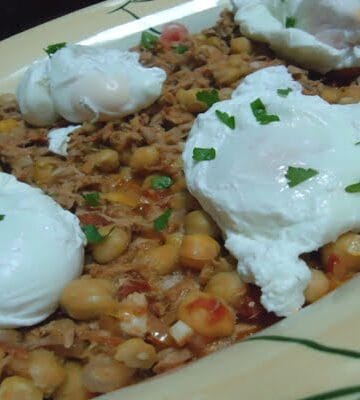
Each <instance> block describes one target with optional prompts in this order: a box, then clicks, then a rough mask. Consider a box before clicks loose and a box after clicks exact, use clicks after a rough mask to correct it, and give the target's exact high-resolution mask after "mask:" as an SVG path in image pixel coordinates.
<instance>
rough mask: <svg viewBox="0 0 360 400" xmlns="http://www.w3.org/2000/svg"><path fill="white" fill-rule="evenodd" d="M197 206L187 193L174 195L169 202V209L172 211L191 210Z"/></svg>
mask: <svg viewBox="0 0 360 400" xmlns="http://www.w3.org/2000/svg"><path fill="white" fill-rule="evenodd" d="M196 206H197V203H196V200H195V198H194V197H192V196H191V194H190V193H189V192H178V193H175V194H174V195H173V196H172V198H171V200H170V207H171V208H172V209H173V210H182V209H185V210H188V211H189V210H191V209H194V208H195V207H196Z"/></svg>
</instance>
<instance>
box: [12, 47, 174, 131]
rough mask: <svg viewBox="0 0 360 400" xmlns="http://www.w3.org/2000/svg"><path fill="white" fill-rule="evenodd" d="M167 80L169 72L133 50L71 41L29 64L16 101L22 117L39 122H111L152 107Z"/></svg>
mask: <svg viewBox="0 0 360 400" xmlns="http://www.w3.org/2000/svg"><path fill="white" fill-rule="evenodd" d="M165 79H166V73H165V71H163V70H162V69H160V68H155V67H154V68H146V67H144V66H143V65H141V64H140V62H139V55H138V54H137V53H135V52H129V51H121V50H118V49H103V48H96V47H91V46H81V45H68V46H66V47H64V48H62V49H60V50H58V51H57V52H56V53H55V54H53V55H52V56H51V57H49V58H48V59H47V60H42V61H36V62H35V63H33V64H32V65H31V66H30V67H29V69H28V70H27V71H26V73H25V75H24V77H23V79H22V80H21V82H20V84H19V86H18V89H17V100H18V103H19V106H20V110H21V112H22V114H23V117H24V119H25V120H26V121H27V122H29V123H30V124H32V125H35V126H46V125H51V124H53V123H54V122H56V120H57V119H58V118H59V117H62V118H64V119H66V120H67V121H70V122H73V123H81V122H85V121H107V120H111V119H114V118H120V117H124V116H126V115H129V114H132V113H135V112H137V111H139V110H141V109H143V108H145V107H148V106H149V105H151V104H152V103H153V102H154V101H155V100H156V99H157V98H158V97H159V96H160V94H161V90H162V85H163V83H164V81H165Z"/></svg>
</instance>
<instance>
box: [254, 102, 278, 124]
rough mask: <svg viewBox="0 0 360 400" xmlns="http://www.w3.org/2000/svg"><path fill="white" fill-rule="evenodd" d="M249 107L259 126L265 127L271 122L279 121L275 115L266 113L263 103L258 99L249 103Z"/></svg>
mask: <svg viewBox="0 0 360 400" xmlns="http://www.w3.org/2000/svg"><path fill="white" fill-rule="evenodd" d="M250 107H251V110H252V112H253V114H254V116H255V118H256V120H257V121H258V122H259V123H260V124H261V125H267V124H270V123H271V122H275V121H280V118H279V117H278V116H277V115H273V114H268V113H267V111H266V107H265V105H264V103H263V102H262V101H261V99H259V98H257V99H256V100H254V101H253V102H252V103H250Z"/></svg>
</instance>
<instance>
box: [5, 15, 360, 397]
mask: <svg viewBox="0 0 360 400" xmlns="http://www.w3.org/2000/svg"><path fill="white" fill-rule="evenodd" d="M181 44H182V45H183V50H184V51H175V50H174V49H173V48H172V47H170V48H169V47H168V46H167V45H166V43H165V44H164V43H163V42H161V41H159V42H157V43H156V45H155V46H154V47H153V48H150V49H147V48H144V47H142V46H140V47H138V48H137V49H136V50H137V51H138V52H139V53H140V56H141V61H142V63H143V64H144V65H146V66H159V67H161V68H163V69H164V70H165V71H166V72H167V74H168V78H167V81H166V83H165V86H164V89H163V93H162V95H161V97H160V98H159V99H158V100H157V102H156V103H154V104H153V105H152V106H150V107H148V108H147V109H145V110H143V111H141V112H139V113H138V114H136V115H132V116H129V117H125V118H123V119H121V120H118V121H112V122H107V123H85V124H83V126H82V127H81V128H80V129H78V130H77V131H75V132H74V133H73V134H72V136H71V141H70V143H69V147H68V149H69V155H68V157H66V158H63V157H60V156H56V155H52V154H51V153H49V150H48V141H47V133H48V130H47V129H35V128H31V127H29V126H28V125H26V124H25V122H24V121H23V120H22V119H21V115H20V113H19V111H18V107H17V104H16V102H15V100H14V98H13V97H12V96H10V95H2V96H1V97H0V155H1V159H0V161H1V169H2V170H3V171H4V172H9V173H12V174H13V175H15V176H16V177H17V178H18V179H20V180H22V181H25V182H27V183H29V184H31V185H35V186H38V187H40V188H41V189H42V190H44V191H45V192H46V193H47V194H49V195H50V196H52V197H53V198H54V199H55V200H56V201H57V202H58V203H59V204H61V205H62V206H63V207H64V208H66V209H68V210H70V211H72V212H73V213H75V214H76V215H77V216H78V218H79V219H80V221H81V224H82V225H83V226H84V227H85V226H87V227H92V228H91V229H93V230H95V232H96V234H97V235H99V237H100V239H101V240H94V241H93V242H90V243H89V244H88V246H87V254H86V260H85V267H84V273H83V276H81V278H79V279H77V280H74V281H72V282H70V283H69V284H68V285H67V286H66V287H65V288H64V290H63V293H62V296H61V300H60V307H59V309H58V310H57V311H56V313H55V314H54V315H53V316H52V317H51V318H50V319H49V320H47V321H45V322H44V323H41V324H39V325H38V326H35V327H31V328H23V329H18V330H2V331H0V373H1V379H2V383H1V385H0V399H8V398H9V399H18V398H23V399H29V400H37V399H39V400H41V399H43V398H50V399H53V400H67V399H79V400H82V399H90V398H93V397H95V396H97V395H98V394H101V393H108V392H111V391H114V390H116V389H119V388H121V387H125V386H127V385H131V384H134V383H136V382H139V381H142V380H144V379H146V378H149V377H152V376H156V375H158V374H161V373H164V372H167V371H170V370H172V369H175V368H177V367H180V366H183V365H185V364H187V363H189V362H191V361H194V360H196V359H198V358H200V357H203V356H205V355H207V354H210V353H212V352H214V351H216V350H219V349H221V348H224V347H227V346H229V345H231V344H233V343H235V342H237V341H239V340H242V339H244V338H246V337H248V336H249V335H251V334H253V333H255V332H258V331H260V330H262V329H263V328H265V327H267V326H269V325H271V324H273V323H275V322H276V321H278V320H279V318H277V317H276V316H275V315H273V314H271V313H268V312H267V311H266V310H265V309H264V308H263V307H262V305H261V303H260V290H259V289H258V288H257V287H256V286H254V285H251V284H247V283H245V282H243V281H242V280H241V279H240V277H239V275H238V274H237V272H236V260H235V259H234V258H233V257H232V256H231V255H230V254H229V253H228V252H227V250H226V248H225V247H224V243H223V239H222V237H221V234H220V231H219V229H218V227H217V226H216V224H215V223H214V222H213V221H212V219H211V218H210V217H209V216H208V215H207V214H206V213H205V212H204V210H202V209H201V207H200V205H199V204H198V203H197V201H196V200H195V199H194V198H193V197H192V196H191V194H190V193H189V192H188V191H187V188H186V182H185V179H184V176H183V172H182V165H181V152H182V146H183V143H184V141H185V140H186V137H187V134H188V132H189V130H190V128H191V126H192V123H193V122H194V120H195V118H196V115H197V114H198V113H200V112H203V111H206V109H207V108H208V107H209V104H207V103H206V102H204V101H201V100H199V96H198V93H199V92H201V91H208V92H210V91H216V93H217V94H218V97H219V99H221V100H223V99H227V98H229V96H230V95H231V93H232V90H233V89H234V88H236V86H237V85H238V84H239V82H240V81H241V79H242V78H243V77H245V76H246V75H247V74H249V73H251V72H253V71H255V70H257V69H260V68H264V67H267V66H271V65H280V64H285V62H284V61H282V60H280V59H278V58H276V57H275V56H274V54H273V53H272V52H271V51H269V49H268V48H267V47H265V46H264V45H260V44H258V43H253V42H250V41H249V40H248V39H246V38H244V37H242V36H241V35H240V33H239V31H238V27H237V26H236V25H235V24H234V22H233V15H232V14H231V13H229V12H224V13H223V14H222V16H221V19H220V20H219V22H218V24H217V25H216V26H215V27H213V28H210V29H207V30H206V31H204V32H202V33H199V34H196V35H192V36H190V35H185V36H184V37H183V38H182V43H181ZM288 70H289V71H290V72H291V73H292V74H293V76H294V77H295V78H296V79H297V80H298V81H299V82H300V83H301V84H302V85H303V88H304V93H305V94H310V95H314V94H318V95H320V96H322V97H323V98H324V99H325V100H327V101H328V102H330V103H339V104H345V103H352V102H353V103H355V102H358V101H359V100H360V86H358V84H357V82H355V81H352V79H351V76H350V77H348V76H339V77H336V79H335V81H330V80H327V79H325V78H324V79H322V80H321V79H319V77H316V76H313V75H311V74H309V73H308V72H307V71H305V70H302V69H299V68H297V67H294V66H292V65H288ZM344 78H345V81H346V84H345V85H344V84H343V83H344ZM335 82H336V83H335ZM340 84H342V85H340ZM89 195H92V196H89ZM91 199H92V200H91ZM359 248H360V235H358V234H355V233H347V234H345V235H343V236H342V237H340V238H339V239H338V240H337V241H336V242H335V243H331V244H328V245H326V246H325V247H324V248H322V249H320V250H319V251H318V252H314V253H311V254H306V255H303V258H304V260H305V261H306V262H307V263H308V265H309V266H310V267H311V273H312V278H311V282H310V284H309V286H308V288H307V289H306V292H305V297H306V301H307V304H310V303H313V302H315V301H316V300H318V299H319V298H321V297H322V296H324V295H325V294H327V293H328V292H329V291H331V290H333V289H335V288H336V287H337V286H339V285H340V284H341V283H343V282H345V281H347V280H348V279H350V278H351V277H352V276H353V275H354V274H355V273H357V272H358V271H359V269H360V251H358V249H359Z"/></svg>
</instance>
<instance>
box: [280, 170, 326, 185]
mask: <svg viewBox="0 0 360 400" xmlns="http://www.w3.org/2000/svg"><path fill="white" fill-rule="evenodd" d="M318 173H319V172H318V171H316V170H315V169H312V168H308V169H305V168H298V167H289V168H288V170H287V172H286V175H285V177H286V179H287V180H288V185H289V187H291V188H292V187H294V186H297V185H300V183H302V182H305V181H307V180H308V179H310V178H312V177H313V176H315V175H317V174H318Z"/></svg>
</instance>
